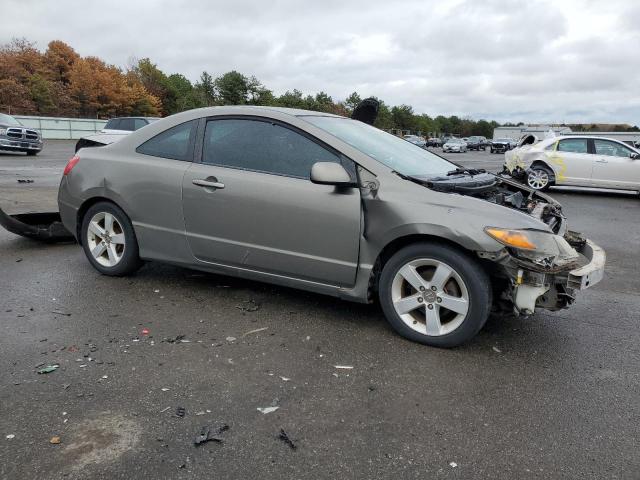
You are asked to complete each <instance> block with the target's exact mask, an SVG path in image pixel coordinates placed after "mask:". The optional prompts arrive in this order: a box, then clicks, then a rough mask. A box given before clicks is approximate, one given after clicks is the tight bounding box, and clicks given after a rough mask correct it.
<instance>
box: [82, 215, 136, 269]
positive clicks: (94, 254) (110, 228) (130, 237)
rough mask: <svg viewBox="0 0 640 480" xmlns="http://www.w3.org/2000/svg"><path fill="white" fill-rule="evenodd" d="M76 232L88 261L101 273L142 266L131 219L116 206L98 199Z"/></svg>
mask: <svg viewBox="0 0 640 480" xmlns="http://www.w3.org/2000/svg"><path fill="white" fill-rule="evenodd" d="M80 234H81V235H82V248H83V249H84V253H85V255H86V256H87V259H88V260H89V263H91V265H92V266H93V268H95V269H96V270H98V271H99V272H100V273H102V274H103V275H109V276H116V277H120V276H125V275H130V274H132V273H134V272H136V271H137V270H138V269H139V268H140V267H141V266H142V260H140V256H139V250H138V240H137V239H136V234H135V232H134V230H133V225H132V224H131V220H129V217H128V216H127V214H126V213H124V211H123V210H122V209H121V208H120V207H118V206H117V205H115V204H113V203H111V202H98V203H96V204H95V205H93V206H92V207H91V208H89V210H87V212H86V213H85V215H84V217H83V219H82V230H81V232H80Z"/></svg>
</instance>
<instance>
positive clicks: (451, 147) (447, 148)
mask: <svg viewBox="0 0 640 480" xmlns="http://www.w3.org/2000/svg"><path fill="white" fill-rule="evenodd" d="M442 151H443V152H457V153H462V152H466V151H467V144H466V143H465V142H464V141H463V140H462V139H461V138H450V139H449V140H448V141H447V143H445V144H444V145H443V146H442Z"/></svg>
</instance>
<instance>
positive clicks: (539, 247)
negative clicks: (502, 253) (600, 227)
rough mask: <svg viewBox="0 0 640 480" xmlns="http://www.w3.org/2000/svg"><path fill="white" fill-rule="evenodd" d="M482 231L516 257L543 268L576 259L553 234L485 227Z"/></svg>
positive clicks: (569, 246)
mask: <svg viewBox="0 0 640 480" xmlns="http://www.w3.org/2000/svg"><path fill="white" fill-rule="evenodd" d="M484 231H485V232H486V234H487V235H489V236H490V237H491V238H493V239H494V240H497V241H498V242H500V243H502V244H503V245H505V246H507V247H509V248H511V249H512V250H513V253H514V255H515V256H516V257H518V258H522V259H526V260H529V261H531V262H533V263H536V264H538V265H542V266H545V267H550V266H552V265H553V264H565V263H566V262H569V261H571V260H575V259H576V258H577V257H578V252H576V251H575V250H574V249H573V248H572V247H571V245H569V244H568V243H567V241H566V240H565V239H564V238H562V237H561V236H560V235H555V234H553V233H549V232H543V231H540V230H512V229H509V228H498V227H486V228H485V229H484Z"/></svg>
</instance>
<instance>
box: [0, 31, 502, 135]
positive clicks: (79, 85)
mask: <svg viewBox="0 0 640 480" xmlns="http://www.w3.org/2000/svg"><path fill="white" fill-rule="evenodd" d="M378 100H379V101H380V109H379V113H378V118H377V120H376V126H377V127H379V128H382V129H385V130H403V131H410V132H412V133H417V132H421V133H422V134H425V135H426V134H429V133H430V134H442V133H450V134H455V135H460V136H470V135H484V136H485V137H491V136H492V135H493V129H494V128H495V127H497V126H499V124H498V123H497V122H495V121H487V120H472V119H468V118H459V117H457V116H455V115H453V116H449V117H445V116H443V115H439V116H436V117H430V116H429V115H427V114H417V113H415V112H414V110H413V108H412V107H411V106H409V105H395V106H390V105H387V104H386V103H385V102H384V101H382V100H380V99H378ZM360 101H361V97H360V95H359V94H358V93H357V92H353V93H352V94H351V95H349V96H348V97H347V98H346V99H344V100H334V99H333V98H332V97H331V96H330V95H328V94H327V93H326V92H322V91H321V92H319V93H316V94H315V95H309V94H304V93H303V92H301V91H300V90H297V89H293V90H290V91H286V92H285V93H283V94H282V95H275V94H274V93H273V91H272V90H270V89H268V88H267V87H266V86H264V85H263V84H262V83H261V82H260V81H259V80H258V79H257V78H256V77H254V76H246V75H244V74H242V73H240V72H237V71H231V72H227V73H224V74H222V75H220V76H218V77H214V76H213V75H211V74H210V73H208V72H207V71H203V72H202V74H201V75H200V78H199V79H198V80H197V81H196V82H195V83H192V82H191V81H190V80H189V79H188V78H186V77H185V76H184V75H182V74H180V73H172V74H166V73H164V72H163V71H162V70H160V69H159V68H158V66H157V65H156V64H154V63H153V62H152V61H151V60H150V59H149V58H143V59H140V60H134V61H132V62H131V65H129V66H128V67H127V68H126V69H124V70H123V69H121V68H119V67H117V66H114V65H109V64H107V63H106V62H104V61H103V60H101V59H99V58H97V57H92V56H88V57H82V56H80V55H79V54H78V53H77V52H76V51H75V50H74V49H73V48H72V47H71V46H69V45H67V44H66V43H64V42H62V41H60V40H54V41H52V42H50V43H49V44H48V46H47V48H46V50H44V51H40V50H39V49H38V48H37V47H36V45H35V44H34V43H32V42H29V41H28V40H26V39H14V40H12V41H11V42H9V43H7V44H5V45H2V46H0V111H3V112H6V113H11V114H14V115H20V114H21V115H42V116H59V117H76V118H84V117H87V118H109V117H114V116H124V115H131V116H166V115H171V114H173V113H177V112H181V111H183V110H188V109H191V108H198V107H206V106H214V105H271V106H280V107H293V108H302V109H307V110H315V111H321V112H329V113H335V114H338V115H345V116H349V115H350V114H351V112H352V111H353V109H354V108H355V106H356V105H357V104H358V103H359V102H360Z"/></svg>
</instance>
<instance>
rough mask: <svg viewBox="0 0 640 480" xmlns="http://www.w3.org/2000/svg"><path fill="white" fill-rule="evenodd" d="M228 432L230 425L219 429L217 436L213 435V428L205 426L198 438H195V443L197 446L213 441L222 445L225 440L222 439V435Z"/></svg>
mask: <svg viewBox="0 0 640 480" xmlns="http://www.w3.org/2000/svg"><path fill="white" fill-rule="evenodd" d="M227 430H229V425H227V424H225V425H222V426H221V427H220V428H218V431H217V432H216V434H215V435H211V427H209V426H204V427H202V428H201V429H200V433H199V434H198V435H196V438H194V440H193V443H194V445H196V446H197V445H200V444H202V443H205V442H211V441H213V442H219V443H222V442H223V439H222V437H220V434H221V433H223V432H226V431H227Z"/></svg>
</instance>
